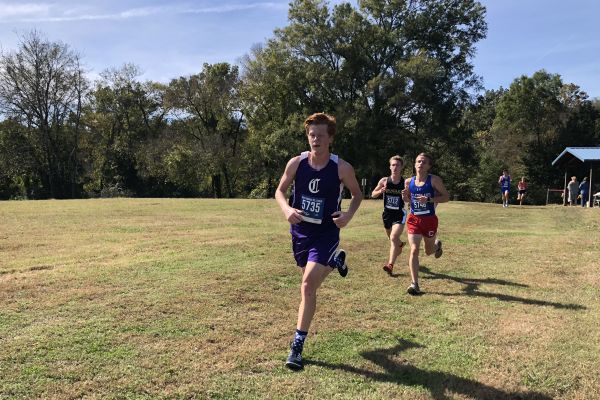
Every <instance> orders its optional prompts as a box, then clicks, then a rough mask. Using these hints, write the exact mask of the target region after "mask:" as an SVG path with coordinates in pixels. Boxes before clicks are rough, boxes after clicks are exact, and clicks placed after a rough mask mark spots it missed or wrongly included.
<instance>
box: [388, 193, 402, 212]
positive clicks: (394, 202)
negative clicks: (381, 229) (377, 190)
mask: <svg viewBox="0 0 600 400" xmlns="http://www.w3.org/2000/svg"><path fill="white" fill-rule="evenodd" d="M385 208H387V209H388V210H399V209H400V197H398V196H385Z"/></svg>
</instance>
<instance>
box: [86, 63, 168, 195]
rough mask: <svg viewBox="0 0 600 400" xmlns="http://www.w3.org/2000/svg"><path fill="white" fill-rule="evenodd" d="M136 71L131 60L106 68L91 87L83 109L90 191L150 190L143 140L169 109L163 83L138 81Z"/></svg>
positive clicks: (139, 192)
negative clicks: (118, 66)
mask: <svg viewBox="0 0 600 400" xmlns="http://www.w3.org/2000/svg"><path fill="white" fill-rule="evenodd" d="M140 75H141V70H140V68H139V67H138V66H136V65H133V64H124V65H123V66H121V67H120V68H109V69H106V70H105V71H103V72H102V73H101V74H100V76H101V79H100V80H99V81H98V82H96V87H95V89H94V90H93V91H92V93H91V105H90V108H89V109H88V110H87V112H86V114H85V123H86V126H87V127H88V135H87V142H86V148H87V150H88V154H89V156H88V157H89V163H90V164H91V171H92V173H91V174H90V176H89V181H88V183H87V185H86V189H87V190H88V191H89V192H90V193H97V194H101V193H103V192H104V193H112V192H116V193H117V194H118V193H121V194H136V195H141V196H143V195H148V194H152V193H153V187H154V186H155V184H156V182H154V181H153V179H152V176H151V174H150V172H149V169H148V168H147V164H145V163H144V161H147V160H148V159H147V157H146V156H145V153H146V148H145V145H146V143H147V142H148V141H150V140H151V139H152V138H153V137H156V136H158V135H160V134H161V132H162V130H163V129H164V128H165V125H166V114H167V111H168V110H166V109H165V108H164V107H163V97H164V93H165V88H164V87H163V85H160V84H157V83H153V82H139V81H138V79H137V78H138V77H139V76H140Z"/></svg>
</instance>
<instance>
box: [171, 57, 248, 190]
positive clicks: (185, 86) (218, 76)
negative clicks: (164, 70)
mask: <svg viewBox="0 0 600 400" xmlns="http://www.w3.org/2000/svg"><path fill="white" fill-rule="evenodd" d="M239 86H240V79H239V71H238V67H236V66H232V65H230V64H228V63H218V64H213V65H210V64H204V67H203V69H202V72H200V73H199V74H195V75H191V76H189V77H180V78H178V79H174V80H172V81H171V83H170V84H169V88H168V92H167V102H168V105H169V107H172V108H173V110H174V112H179V116H178V117H179V120H180V121H181V122H183V123H180V124H178V125H177V126H178V127H179V128H180V129H179V131H180V132H182V133H183V134H184V135H185V136H186V139H187V140H188V142H187V143H188V144H189V145H188V146H186V147H177V148H176V149H174V151H175V152H174V153H171V156H172V157H174V158H172V159H171V160H172V162H174V163H176V164H178V163H181V162H188V161H190V160H193V159H194V158H195V159H196V160H197V161H196V162H194V167H195V168H197V170H198V172H196V173H194V174H189V173H188V175H189V176H194V177H196V178H201V177H202V175H201V174H199V172H200V171H203V172H205V173H207V174H209V175H210V179H211V186H212V192H213V195H214V196H215V197H222V196H223V193H222V188H223V187H224V189H225V194H226V196H227V197H235V196H236V194H238V189H237V186H238V184H239V182H238V177H239V164H240V158H241V157H242V155H243V152H242V146H243V143H244V140H245V136H246V126H245V118H244V112H243V111H242V108H241V104H240V99H239V96H238V91H239ZM176 170H180V171H181V170H182V168H181V167H176Z"/></svg>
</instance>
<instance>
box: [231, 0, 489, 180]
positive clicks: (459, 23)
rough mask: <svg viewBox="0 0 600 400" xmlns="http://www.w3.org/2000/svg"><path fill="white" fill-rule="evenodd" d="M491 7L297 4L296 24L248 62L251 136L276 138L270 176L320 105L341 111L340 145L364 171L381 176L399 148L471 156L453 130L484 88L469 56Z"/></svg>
mask: <svg viewBox="0 0 600 400" xmlns="http://www.w3.org/2000/svg"><path fill="white" fill-rule="evenodd" d="M484 14H485V9H484V8H483V6H481V5H480V4H479V3H478V2H476V1H469V0H454V1H445V0H426V1H424V0H421V1H399V0H395V1H391V0H363V1H359V2H358V8H354V7H352V6H351V5H350V4H349V3H343V4H339V5H336V6H335V7H334V8H333V9H330V8H329V7H328V6H327V4H326V3H325V2H323V1H318V0H295V1H292V2H291V4H290V9H289V22H290V23H289V25H288V26H286V27H285V28H282V29H279V30H276V31H275V37H274V38H273V39H272V40H270V41H269V42H268V43H267V44H266V45H265V47H264V48H256V49H254V50H253V52H252V54H251V55H250V56H248V57H247V59H246V60H245V63H244V67H245V69H244V83H245V85H244V87H245V88H246V90H245V91H243V92H242V97H243V98H244V99H245V102H246V103H251V105H250V106H249V107H248V123H249V127H250V134H251V136H256V137H258V138H260V139H257V140H256V141H255V142H257V143H260V142H263V143H268V144H273V146H272V147H269V148H268V149H267V151H266V159H267V160H268V163H269V164H268V165H267V166H266V167H267V168H268V171H267V172H266V173H265V175H266V176H265V179H271V178H272V174H273V173H272V168H274V169H276V170H279V171H280V170H281V169H282V168H283V165H282V164H283V163H284V161H283V160H285V159H287V158H289V157H290V156H291V155H293V154H294V153H295V152H296V151H298V147H299V145H298V143H303V140H304V139H303V132H302V131H301V125H300V124H299V123H298V122H301V121H302V119H303V118H304V117H305V116H306V115H308V114H311V113H313V112H316V111H325V112H328V113H331V114H333V115H335V116H336V117H337V118H338V127H339V135H338V137H337V138H336V141H335V142H334V151H336V152H339V153H340V154H342V155H343V157H344V158H346V159H348V160H349V161H351V162H352V163H353V165H355V167H356V168H357V170H358V173H359V176H361V175H362V176H373V175H379V172H378V171H380V170H381V168H382V165H384V164H385V162H382V160H387V158H388V157H389V156H390V155H392V154H396V153H403V154H406V155H410V156H414V155H416V154H417V153H418V152H420V151H423V150H428V151H432V152H434V155H435V156H437V157H438V158H444V157H447V156H449V155H450V154H460V155H461V156H462V155H466V154H468V153H469V151H466V152H463V151H462V150H461V149H456V150H457V151H453V150H454V149H455V148H454V147H452V146H453V145H454V144H455V143H461V145H462V144H463V143H464V142H465V141H464V140H462V136H461V135H462V134H463V132H462V131H458V130H454V131H453V132H452V133H450V132H451V131H452V127H455V126H456V124H457V122H458V120H459V119H460V115H461V112H460V111H461V108H462V107H463V105H464V104H466V102H467V100H468V98H469V96H468V91H469V90H472V89H476V88H478V84H479V83H478V79H477V77H476V76H475V75H474V74H473V67H472V65H471V63H470V58H471V57H472V56H473V54H474V44H475V43H476V42H477V41H478V40H480V39H482V38H483V37H484V36H485V32H486V29H487V28H486V24H485V21H484ZM253 98H254V99H257V101H255V102H252V99H253ZM450 135H455V136H461V138H457V139H456V140H448V139H449V137H450ZM266 146H268V145H266ZM273 164H278V165H273Z"/></svg>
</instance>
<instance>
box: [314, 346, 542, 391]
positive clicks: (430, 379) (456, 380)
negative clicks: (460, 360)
mask: <svg viewBox="0 0 600 400" xmlns="http://www.w3.org/2000/svg"><path fill="white" fill-rule="evenodd" d="M419 347H423V346H421V345H420V344H418V343H414V342H410V341H407V340H403V339H401V340H400V343H399V344H398V345H396V346H394V347H392V348H389V349H378V350H373V351H366V352H362V353H360V355H361V356H363V357H364V358H366V359H367V360H369V361H371V362H373V363H374V364H376V365H378V366H380V367H381V368H383V369H384V370H385V372H375V371H371V370H368V369H362V368H357V367H353V366H351V365H347V364H333V363H328V362H324V361H317V360H308V359H306V360H305V364H306V365H317V366H320V367H323V368H329V369H334V370H342V371H346V372H350V373H353V374H357V375H362V376H364V377H365V378H367V379H372V380H374V381H379V382H391V383H395V384H397V385H404V386H420V387H423V388H425V389H427V390H429V392H430V393H431V396H432V397H433V398H434V399H435V400H446V399H451V398H454V396H455V395H463V396H468V397H471V398H476V399H503V400H504V399H506V400H509V399H511V400H512V399H521V400H550V399H551V397H549V396H547V395H545V394H542V393H538V392H506V391H503V390H500V389H496V388H494V387H491V386H488V385H484V384H483V383H480V382H477V381H474V380H472V379H467V378H462V377H460V376H456V375H453V374H449V373H447V372H440V371H427V370H425V369H420V368H417V367H415V366H413V365H410V364H408V362H407V361H406V360H404V359H399V360H394V359H393V358H394V357H395V356H397V354H398V353H400V352H402V351H404V350H407V349H410V348H419Z"/></svg>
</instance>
